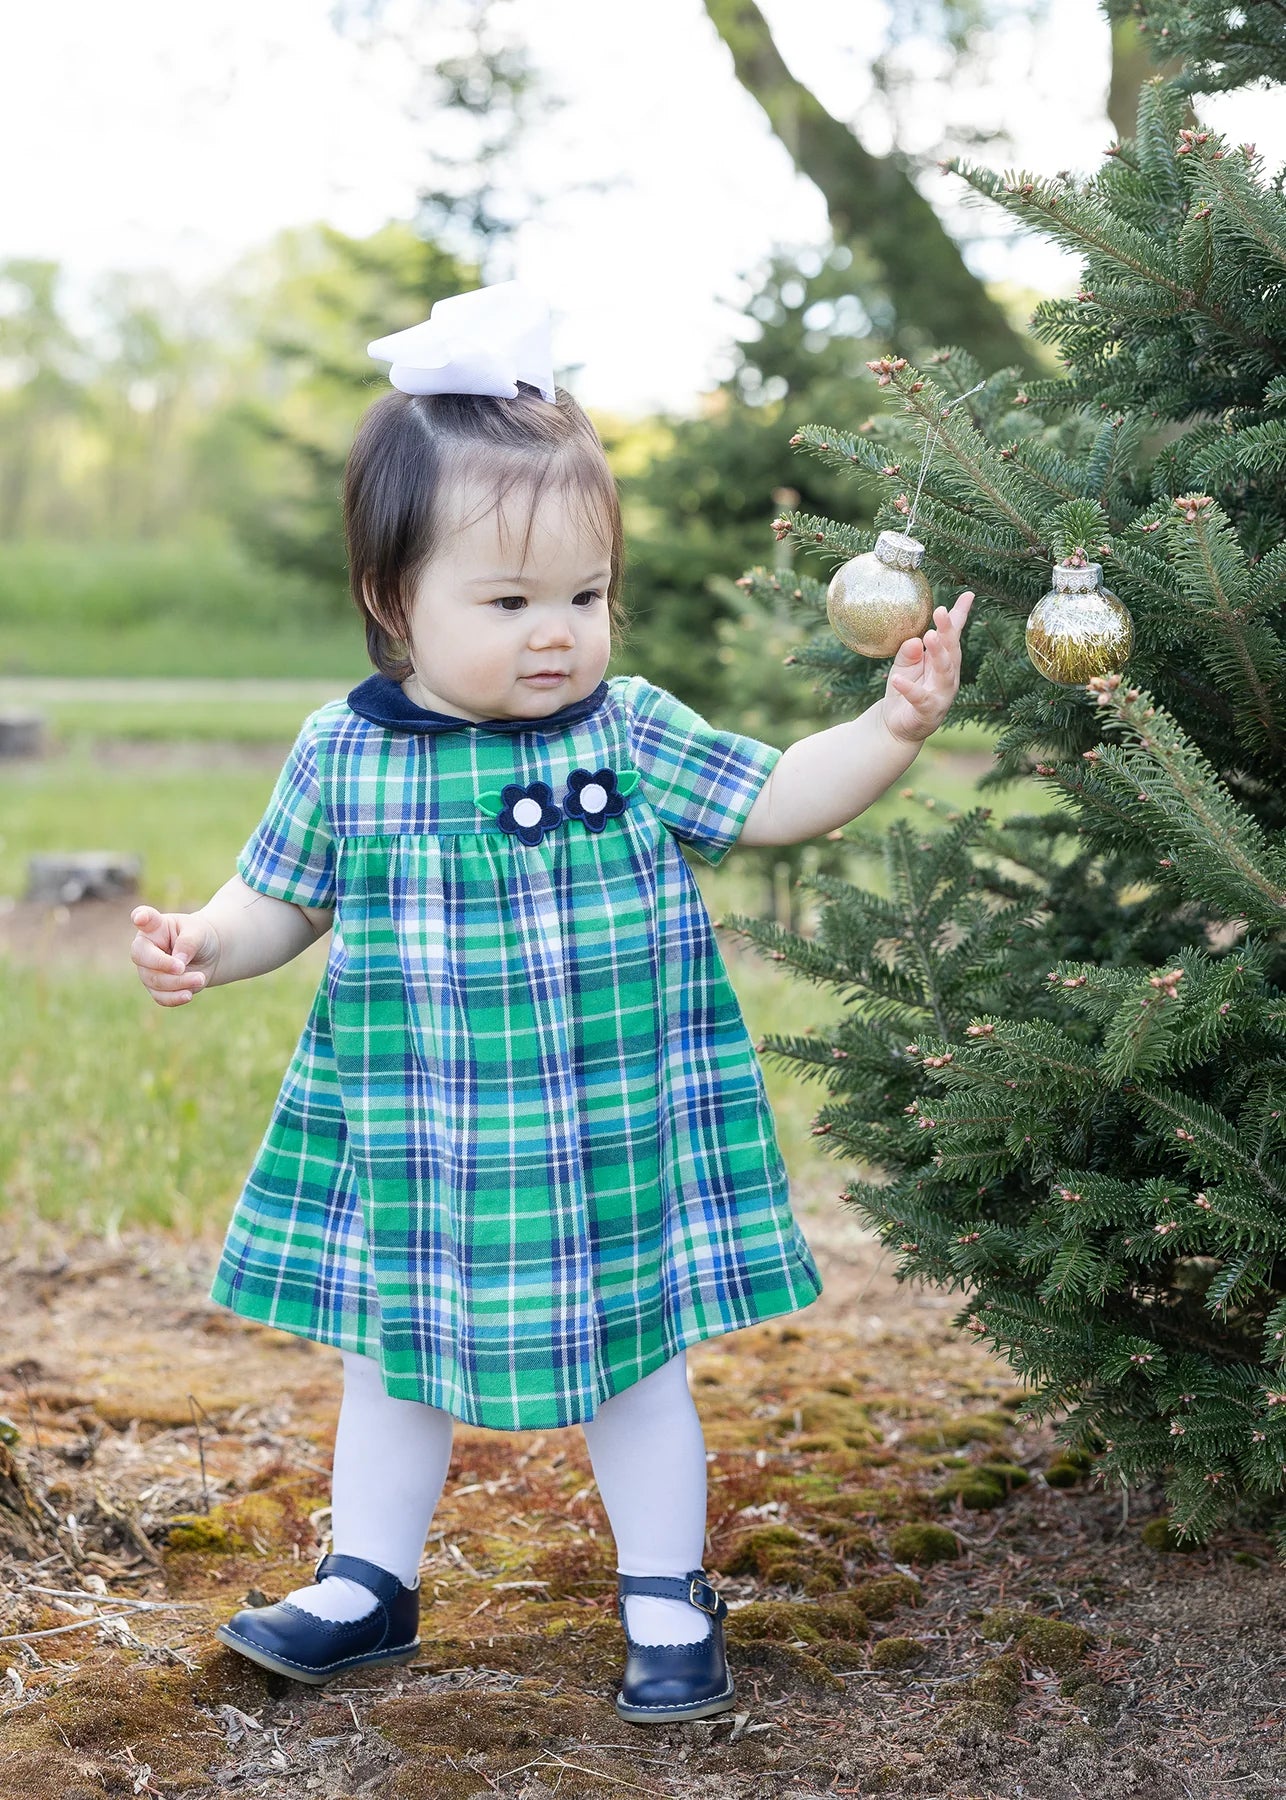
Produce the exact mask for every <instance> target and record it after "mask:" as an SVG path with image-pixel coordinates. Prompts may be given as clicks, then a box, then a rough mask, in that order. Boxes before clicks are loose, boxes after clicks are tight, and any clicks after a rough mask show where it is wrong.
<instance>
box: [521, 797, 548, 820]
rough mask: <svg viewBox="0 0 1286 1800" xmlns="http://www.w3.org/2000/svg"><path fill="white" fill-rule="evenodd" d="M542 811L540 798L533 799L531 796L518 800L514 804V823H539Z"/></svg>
mask: <svg viewBox="0 0 1286 1800" xmlns="http://www.w3.org/2000/svg"><path fill="white" fill-rule="evenodd" d="M541 811H542V808H541V804H540V801H539V800H532V799H529V798H528V799H523V800H518V801H516V802H515V804H514V824H515V825H539V823H540V815H541Z"/></svg>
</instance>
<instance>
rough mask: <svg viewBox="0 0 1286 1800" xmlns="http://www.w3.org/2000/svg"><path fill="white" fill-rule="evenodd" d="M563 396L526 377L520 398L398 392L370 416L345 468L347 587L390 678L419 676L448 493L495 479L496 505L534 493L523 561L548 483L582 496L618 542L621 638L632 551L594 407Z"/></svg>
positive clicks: (614, 587)
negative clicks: (421, 590)
mask: <svg viewBox="0 0 1286 1800" xmlns="http://www.w3.org/2000/svg"><path fill="white" fill-rule="evenodd" d="M554 393H555V398H554V400H553V401H552V402H550V401H548V400H546V399H544V397H543V396H542V395H541V394H540V392H539V390H538V389H536V388H531V387H527V386H526V385H525V384H524V383H522V382H520V383H519V384H518V396H517V398H516V399H514V400H506V399H504V398H502V397H495V396H492V395H483V394H404V393H402V392H401V391H400V389H397V388H394V389H392V390H391V391H390V392H389V393H387V394H384V395H383V396H382V397H381V398H380V399H378V400H377V401H376V402H375V404H374V405H373V406H371V407H370V408H369V410H368V411H367V413H366V414H365V416H364V418H363V419H362V422H361V424H360V425H359V427H358V429H357V434H356V436H355V438H354V440H353V447H352V449H351V450H350V451H349V454H348V462H347V465H346V467H345V470H344V534H345V537H346V539H347V543H348V573H349V586H350V589H351V591H352V595H353V600H354V602H355V604H356V606H357V610H358V612H359V613H360V614H361V616H362V618H363V619H364V620H365V623H366V648H367V651H368V653H369V655H370V659H371V661H372V662H373V663H374V665H375V667H376V668H377V669H378V670H379V672H380V674H381V675H386V676H388V677H389V678H390V679H391V680H394V681H399V682H400V681H403V680H405V678H406V677H407V676H408V675H410V674H411V673H412V664H411V661H410V656H409V653H408V645H409V615H410V609H411V605H412V601H413V597H414V591H415V583H416V580H417V578H418V576H419V574H420V572H421V570H422V569H423V568H424V566H425V564H426V563H427V562H428V561H429V559H430V558H431V556H432V555H433V552H434V550H435V549H436V548H437V547H438V545H439V544H440V543H441V541H442V536H443V534H444V532H446V531H449V530H450V529H451V523H450V521H449V520H448V518H447V517H446V509H445V499H446V496H447V494H448V493H450V492H457V493H458V492H464V491H468V489H469V488H471V487H472V485H473V483H474V482H475V481H480V482H484V483H485V482H486V481H487V479H488V478H489V477H494V487H493V491H492V494H491V499H490V505H491V508H492V510H494V509H495V507H496V506H498V505H499V503H500V501H501V500H502V499H503V498H504V496H505V495H506V494H507V493H508V492H509V490H510V489H511V488H513V487H514V486H519V487H521V488H523V489H525V490H526V492H527V494H528V496H529V499H530V510H529V512H528V515H527V530H526V536H525V537H524V540H523V555H524V557H525V556H526V553H527V547H528V545H529V544H530V541H531V532H532V524H533V519H534V515H535V511H536V506H537V503H538V501H539V499H540V497H541V495H542V494H543V493H544V491H545V489H546V488H547V487H548V486H550V485H551V484H552V485H553V486H554V487H555V488H556V489H557V491H559V492H561V493H565V494H568V495H571V496H574V497H575V499H576V500H577V502H578V503H579V505H580V508H581V514H582V517H583V518H584V519H585V520H586V521H587V522H589V523H590V524H591V525H592V526H593V527H596V528H597V529H598V530H599V531H600V532H601V533H602V536H603V539H604V542H605V543H607V544H609V545H610V546H611V582H610V586H609V589H608V596H607V607H608V618H609V621H610V622H611V625H612V627H613V630H614V631H615V630H616V629H617V628H619V629H620V630H621V632H622V635H624V632H625V630H626V629H627V625H628V621H627V618H626V614H625V611H624V608H623V605H622V601H621V593H620V589H621V580H622V575H623V564H624V557H625V549H624V533H623V530H622V525H621V503H620V496H619V495H618V493H617V489H616V482H615V479H614V478H613V475H612V471H611V469H610V467H609V466H608V461H607V454H606V452H605V451H604V449H603V445H602V442H601V441H600V439H599V436H598V433H597V432H596V431H595V429H594V427H593V425H592V424H591V423H590V421H589V419H588V417H587V416H586V414H585V413H584V412H583V411H582V409H581V407H580V406H579V405H578V404H577V402H576V401H575V400H574V399H573V398H572V396H571V395H570V394H569V393H567V392H566V390H565V389H563V388H555V390H554ZM478 516H479V517H481V516H482V515H481V514H480V515H478Z"/></svg>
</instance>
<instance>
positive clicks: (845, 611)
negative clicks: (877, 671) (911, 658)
mask: <svg viewBox="0 0 1286 1800" xmlns="http://www.w3.org/2000/svg"><path fill="white" fill-rule="evenodd" d="M923 561H924V545H923V544H921V543H920V542H919V541H918V540H917V539H915V538H913V537H908V536H907V535H906V533H905V532H902V531H882V532H881V533H880V535H879V536H878V537H877V538H876V540H875V548H874V549H873V550H868V551H866V552H865V554H864V555H862V556H855V557H853V558H852V560H851V561H849V562H846V563H844V564H843V565H842V566H841V567H840V568H838V569H836V571H835V573H834V574H833V575H832V576H831V580H830V586H829V587H828V588H827V590H826V617H827V618H828V619H829V620H830V625H831V630H832V631H833V632H834V633H835V635H836V637H837V638H838V639H839V641H840V643H841V644H846V645H847V646H848V648H849V649H850V650H855V651H856V652H857V654H858V655H859V656H895V655H896V654H897V652H898V651H899V650H900V649H901V647H902V645H903V644H905V642H906V641H907V639H908V638H913V637H923V635H924V633H925V632H926V631H927V630H928V629H929V626H930V625H931V624H932V622H933V589H932V588H931V587H930V586H929V580H928V577H927V576H926V575H925V574H924V572H923V570H922V569H921V568H920V564H921V563H922V562H923Z"/></svg>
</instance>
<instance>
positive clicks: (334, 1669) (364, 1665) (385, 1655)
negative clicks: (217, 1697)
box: [214, 1625, 420, 1687]
mask: <svg viewBox="0 0 1286 1800" xmlns="http://www.w3.org/2000/svg"><path fill="white" fill-rule="evenodd" d="M214 1635H215V1636H216V1637H217V1638H218V1640H219V1642H220V1643H221V1644H226V1645H227V1646H228V1648H229V1650H235V1651H236V1652H237V1654H238V1656H244V1657H245V1658H246V1660H247V1661H248V1662H253V1663H258V1664H259V1665H260V1667H261V1668H264V1669H271V1670H272V1671H273V1672H274V1673H275V1674H277V1675H288V1676H289V1677H290V1679H291V1680H292V1681H303V1682H306V1683H307V1684H308V1686H309V1687H324V1686H325V1684H326V1683H327V1682H328V1681H335V1680H336V1679H337V1678H338V1677H339V1676H341V1675H350V1674H352V1672H353V1671H354V1670H355V1669H369V1668H372V1667H375V1666H377V1665H378V1664H380V1663H394V1664H397V1663H409V1662H414V1661H415V1658H416V1656H417V1655H418V1654H419V1649H420V1640H419V1638H416V1640H415V1642H414V1643H413V1644H402V1645H401V1646H399V1648H398V1649H396V1650H376V1651H373V1652H372V1653H371V1654H370V1655H369V1656H352V1657H349V1658H348V1659H347V1660H346V1661H344V1662H341V1663H333V1664H332V1665H331V1666H330V1667H329V1668H327V1669H306V1668H304V1667H303V1665H302V1664H300V1663H291V1662H287V1661H285V1660H284V1658H282V1657H280V1656H274V1655H273V1654H272V1651H271V1650H265V1649H263V1648H262V1647H261V1646H260V1645H259V1644H252V1643H251V1642H250V1640H249V1639H248V1638H243V1637H238V1636H237V1634H236V1632H235V1631H229V1630H228V1628H227V1626H226V1625H220V1626H219V1627H218V1629H217V1630H216V1631H215V1634H214Z"/></svg>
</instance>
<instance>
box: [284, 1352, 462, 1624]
mask: <svg viewBox="0 0 1286 1800" xmlns="http://www.w3.org/2000/svg"><path fill="white" fill-rule="evenodd" d="M340 1354H341V1357H342V1359H343V1364H344V1399H343V1402H342V1404H341V1406H340V1409H339V1424H338V1426H337V1428H336V1431H335V1462H334V1471H333V1474H332V1477H331V1541H332V1543H333V1545H334V1547H335V1551H336V1553H337V1554H339V1555H341V1556H361V1557H365V1559H366V1561H367V1562H373V1563H375V1564H376V1565H377V1566H378V1567H379V1568H381V1569H387V1570H389V1572H390V1573H391V1574H394V1575H396V1576H397V1578H398V1580H399V1581H400V1582H402V1584H403V1585H404V1586H405V1587H414V1585H415V1581H416V1578H417V1576H418V1575H419V1572H420V1558H421V1556H422V1555H423V1554H424V1540H425V1538H426V1536H427V1535H428V1530H429V1521H430V1519H431V1518H432V1517H433V1510H434V1508H435V1507H436V1506H437V1503H438V1497H439V1496H440V1494H441V1492H442V1486H443V1483H444V1482H445V1480H446V1475H447V1469H448V1467H449V1466H450V1462H451V1438H452V1433H453V1432H454V1429H455V1421H454V1420H453V1418H452V1416H451V1414H450V1413H449V1412H445V1411H443V1410H442V1408H440V1407H437V1406H425V1405H424V1404H423V1403H422V1402H421V1401H419V1400H395V1399H393V1398H392V1397H391V1396H390V1395H389V1394H388V1393H386V1392H385V1388H384V1378H383V1376H382V1374H381V1373H380V1365H379V1363H378V1362H377V1361H376V1360H375V1359H374V1358H373V1357H369V1356H355V1355H352V1354H351V1353H350V1352H348V1351H341V1353H340ZM286 1598H287V1600H289V1601H290V1603H291V1605H292V1606H299V1607H302V1608H303V1610H304V1611H305V1612H309V1613H312V1614H313V1616H314V1617H315V1618H318V1619H330V1620H333V1621H336V1622H339V1621H347V1620H350V1619H361V1618H364V1617H365V1616H366V1614H367V1613H369V1612H374V1610H375V1606H376V1601H375V1596H374V1595H373V1594H372V1593H371V1590H370V1589H369V1588H366V1587H362V1586H361V1584H360V1583H359V1582H356V1581H350V1580H349V1579H348V1578H347V1576H343V1575H327V1576H326V1577H325V1579H324V1580H323V1581H321V1582H317V1583H314V1584H313V1585H311V1586H309V1587H302V1588H296V1589H295V1591H294V1592H293V1593H291V1594H287V1595H286Z"/></svg>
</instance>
